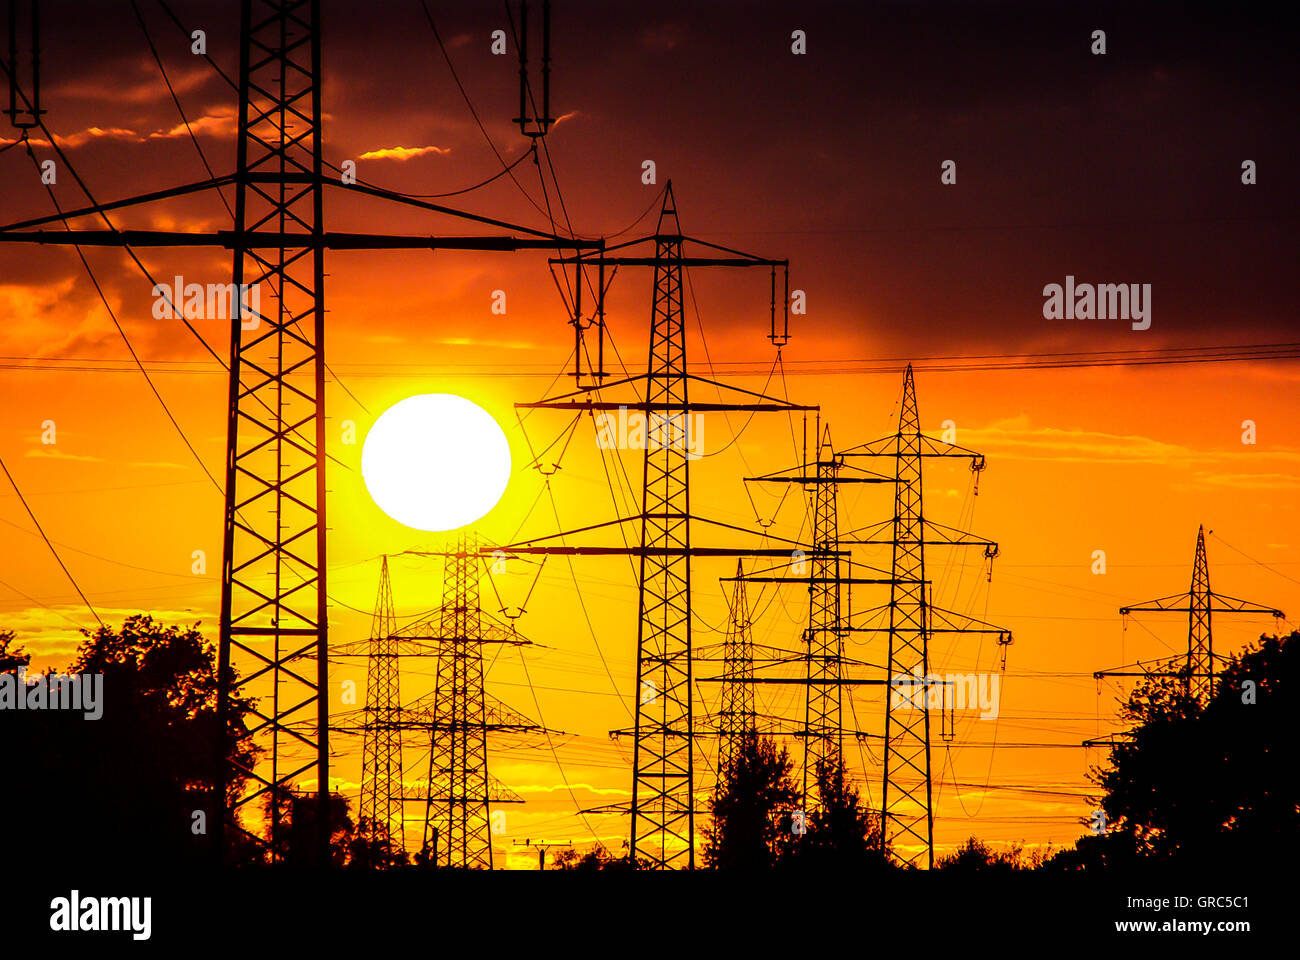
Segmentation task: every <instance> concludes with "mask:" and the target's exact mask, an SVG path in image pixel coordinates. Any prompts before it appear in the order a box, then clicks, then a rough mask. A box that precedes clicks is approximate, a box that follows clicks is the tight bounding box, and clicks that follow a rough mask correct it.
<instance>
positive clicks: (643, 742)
mask: <svg viewBox="0 0 1300 960" xmlns="http://www.w3.org/2000/svg"><path fill="white" fill-rule="evenodd" d="M645 243H649V244H652V245H653V254H652V255H650V256H631V255H623V254H620V255H619V256H609V255H608V254H609V252H612V251H615V250H626V249H627V248H629V247H632V246H634V245H638V244H645ZM688 243H691V244H695V245H698V246H701V247H704V248H706V250H705V251H704V255H701V256H688V255H686V254H685V252H684V251H685V247H686V244H688ZM551 262H552V264H560V265H574V266H575V267H576V269H577V270H578V271H579V283H578V289H581V287H582V281H581V271H582V269H583V268H584V267H588V266H590V267H593V268H596V269H597V270H598V271H599V276H600V278H601V279H600V281H599V285H598V290H597V303H596V308H595V317H596V319H595V321H593V324H589V325H588V326H591V325H594V326H595V328H596V331H597V334H598V336H600V337H601V338H603V333H604V292H605V281H604V276H605V273H604V268H605V267H607V266H614V267H616V268H617V267H619V266H642V267H646V266H648V267H651V268H653V271H654V293H653V297H652V302H651V321H650V349H649V361H648V364H647V370H646V373H645V374H644V375H642V376H637V377H630V378H627V379H624V380H619V381H615V382H614V383H610V384H603V386H602V380H603V377H604V373H603V371H602V370H600V369H599V367H597V369H596V370H595V371H592V372H590V373H589V374H588V375H589V376H591V377H592V378H593V380H594V382H593V383H591V384H588V385H586V386H583V385H581V380H582V376H583V373H582V369H581V359H582V357H583V356H586V355H587V349H588V346H589V345H587V344H586V343H585V340H584V338H583V331H584V329H586V328H584V327H583V325H582V318H581V316H580V309H581V308H580V306H579V305H578V304H577V303H576V302H575V317H574V320H573V323H574V328H575V331H576V332H575V336H576V337H577V338H578V347H579V349H578V357H579V360H578V366H577V367H575V373H574V376H575V380H576V381H577V382H578V383H579V387H578V389H577V390H575V391H573V392H571V393H566V394H563V395H561V396H558V397H553V398H550V399H548V400H543V401H540V402H536V403H524V404H517V405H516V406H518V407H521V408H532V409H536V408H547V409H559V410H568V411H593V412H594V411H622V412H624V413H627V412H629V411H636V412H638V413H640V414H643V415H644V416H645V417H646V418H647V420H648V431H647V432H648V435H649V436H648V438H647V441H646V443H645V455H644V458H643V461H642V497H641V511H640V513H638V514H636V515H635V516H631V517H624V518H621V519H617V520H613V521H610V522H609V523H604V524H596V525H594V526H591V527H586V528H584V529H583V531H575V533H577V532H582V533H587V532H590V531H593V530H597V529H606V528H610V527H613V526H617V525H619V524H625V523H628V524H635V525H636V526H637V527H638V540H639V543H638V545H637V546H635V547H630V546H627V545H621V546H592V547H585V546H547V545H543V541H547V540H561V541H563V539H564V538H565V537H566V536H569V535H570V534H564V533H560V534H555V535H552V536H548V537H539V538H536V539H533V540H528V541H522V542H520V543H516V544H510V545H507V546H504V547H502V548H501V549H502V550H505V551H507V552H513V553H543V554H544V553H558V554H571V555H573V554H587V555H605V556H610V555H631V556H635V557H637V558H639V561H640V569H639V572H638V578H637V579H638V586H639V591H640V599H639V603H638V614H637V692H636V704H637V709H636V727H635V734H634V735H635V746H634V748H633V778H632V805H631V810H630V813H631V818H632V825H631V843H630V848H631V854H632V857H633V859H634V860H635V861H636V862H637V863H644V864H648V865H649V866H650V868H652V869H665V868H672V867H677V866H685V867H693V866H694V863H695V809H694V793H695V776H694V739H695V736H696V730H695V727H694V718H693V713H692V681H691V664H692V646H691V645H692V636H691V634H692V629H691V607H690V604H691V559H692V558H694V557H702V556H711V557H723V556H772V557H784V558H787V559H788V558H789V556H790V551H791V548H798V547H804V546H806V545H804V544H798V543H794V542H789V544H788V546H786V547H784V548H755V549H746V548H739V547H701V546H698V545H696V544H695V543H694V540H693V527H695V526H697V525H699V524H702V523H711V524H713V526H715V527H720V528H726V529H731V530H733V531H736V530H739V528H734V527H730V526H729V525H727V524H720V523H717V522H716V521H707V520H704V519H703V518H700V517H696V516H694V515H693V514H692V513H691V504H690V461H691V460H692V459H694V456H695V455H693V454H692V453H691V451H690V445H691V444H690V437H691V434H690V431H691V426H690V424H691V417H692V415H693V414H695V413H699V412H706V411H737V412H759V411H778V412H788V411H803V410H812V409H816V408H814V407H804V406H799V405H796V404H791V403H788V402H786V401H783V400H778V399H776V398H772V397H767V396H763V395H761V394H757V393H754V392H752V391H747V390H740V389H738V388H735V387H729V386H726V385H724V384H720V383H717V382H716V381H712V380H707V379H705V378H702V377H698V376H695V375H693V374H690V373H688V372H687V366H686V321H685V309H684V304H683V300H682V290H683V288H682V278H683V270H684V269H685V268H688V267H697V266H707V267H741V268H745V267H768V268H770V270H771V276H772V280H771V286H772V304H771V310H772V313H771V317H770V332H769V334H768V336H769V339H771V340H772V342H773V343H774V344H776V345H778V346H780V345H782V344H784V343H785V342H786V340H787V339H788V325H787V324H783V325H782V326H781V327H780V328H778V322H777V317H778V312H777V303H776V271H777V269H778V268H779V269H782V270H784V271H786V273H787V280H786V288H787V291H788V288H789V280H788V267H789V265H788V262H787V261H785V260H769V259H764V258H761V257H755V256H752V255H750V254H744V253H740V252H738V251H735V250H731V249H729V248H727V247H720V246H718V245H716V244H712V243H707V242H705V241H702V240H696V239H693V238H690V237H686V236H683V234H682V232H681V224H680V222H679V220H678V216H677V207H676V203H675V200H674V196H673V188H672V183H671V182H670V183H669V184H668V185H667V187H666V189H665V191H664V201H663V206H662V208H661V209H660V213H659V220H658V224H657V226H656V230H655V233H654V234H653V236H650V237H643V238H640V239H637V240H630V241H626V242H624V243H620V244H616V245H613V246H610V247H607V248H606V250H605V251H602V252H599V253H596V254H591V255H584V254H577V255H575V256H573V257H569V258H563V257H562V258H557V259H553V260H552V261H551ZM785 304H786V306H785V309H783V310H782V311H781V314H780V315H781V316H782V317H784V316H785V314H786V313H787V312H788V304H789V298H788V296H787V297H786V300H785ZM601 342H603V339H602V341H601ZM594 352H595V354H596V356H597V357H600V356H603V348H601V347H600V346H599V345H598V346H597V348H596V350H595V351H594ZM691 383H704V384H707V385H708V386H709V388H710V389H718V390H723V389H725V390H728V391H732V392H734V393H737V394H740V395H741V397H740V402H733V403H727V402H721V403H714V402H700V401H696V400H692V399H690V396H689V386H690V384H691ZM628 385H640V386H642V387H643V393H641V395H640V396H637V397H635V398H633V399H631V400H624V401H622V402H614V401H609V400H605V399H595V400H593V399H590V397H591V396H592V395H593V394H594V395H595V396H597V397H600V396H601V394H600V391H601V390H602V389H609V388H613V387H618V386H628ZM739 532H741V533H745V534H751V535H752V531H747V530H739ZM769 539H770V538H769Z"/></svg>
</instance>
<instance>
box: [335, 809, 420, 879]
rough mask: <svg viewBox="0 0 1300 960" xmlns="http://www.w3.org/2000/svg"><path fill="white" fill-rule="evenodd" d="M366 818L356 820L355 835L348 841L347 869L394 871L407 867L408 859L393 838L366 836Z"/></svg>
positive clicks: (382, 835)
mask: <svg viewBox="0 0 1300 960" xmlns="http://www.w3.org/2000/svg"><path fill="white" fill-rule="evenodd" d="M366 826H367V818H365V817H361V818H359V819H358V820H357V829H356V832H355V834H354V835H353V836H352V837H351V839H350V840H349V841H348V867H349V868H351V869H354V870H395V869H398V868H399V867H405V866H408V865H409V863H410V858H409V857H408V856H407V854H406V851H405V850H402V849H401V848H400V847H399V846H398V845H397V842H396V840H395V839H394V838H393V837H389V836H386V835H384V834H380V835H378V836H374V837H371V836H368V835H367V834H368V831H367V830H366Z"/></svg>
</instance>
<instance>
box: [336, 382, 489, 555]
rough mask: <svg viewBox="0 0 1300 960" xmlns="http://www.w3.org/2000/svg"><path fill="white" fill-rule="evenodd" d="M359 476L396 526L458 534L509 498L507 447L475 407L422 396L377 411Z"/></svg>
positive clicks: (452, 399) (448, 395) (485, 414)
mask: <svg viewBox="0 0 1300 960" xmlns="http://www.w3.org/2000/svg"><path fill="white" fill-rule="evenodd" d="M361 476H362V477H363V478H364V479H365V481H366V489H367V490H369V491H370V496H371V498H372V499H373V500H374V501H375V503H377V504H378V505H379V508H380V509H381V510H383V511H384V513H386V514H388V515H389V516H390V517H392V518H393V519H394V520H396V521H397V522H398V523H403V524H405V525H406V526H408V527H414V528H415V529H416V530H455V529H457V528H459V527H463V526H465V525H466V524H470V523H473V522H474V521H475V520H477V519H479V518H480V517H482V516H483V515H484V514H486V513H487V512H488V511H489V510H491V509H492V508H493V507H495V506H496V504H497V501H498V500H500V499H501V495H502V494H503V493H505V491H506V485H507V484H508V483H509V482H510V444H509V443H507V442H506V435H505V434H504V433H502V431H501V427H499V426H498V425H497V422H496V421H495V420H493V419H492V415H491V414H490V413H488V412H487V411H486V410H484V409H483V408H482V407H480V406H479V405H478V404H475V403H471V402H470V401H468V400H466V399H465V398H464V397H458V396H456V395H455V394H451V393H424V394H420V395H418V396H414V397H407V398H406V399H405V400H402V401H400V402H399V403H395V404H394V405H393V406H391V407H389V408H388V409H387V410H385V411H384V412H383V413H382V414H380V416H379V419H378V420H376V421H375V425H374V426H373V427H371V428H370V432H369V433H368V434H366V442H365V445H364V446H363V447H362V448H361Z"/></svg>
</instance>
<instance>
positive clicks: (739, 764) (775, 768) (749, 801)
mask: <svg viewBox="0 0 1300 960" xmlns="http://www.w3.org/2000/svg"><path fill="white" fill-rule="evenodd" d="M791 768H792V763H791V761H790V757H789V755H788V753H787V752H786V749H785V748H784V747H782V748H780V749H779V750H778V749H777V746H776V744H775V743H774V742H773V741H771V740H769V739H768V738H766V737H760V736H759V735H758V734H757V733H754V732H752V731H751V732H750V733H749V734H747V735H746V736H745V737H744V739H743V740H742V741H741V743H740V747H739V749H738V750H737V751H736V756H735V761H734V762H733V763H732V765H731V768H730V769H729V770H727V771H725V772H724V774H723V780H722V782H721V783H720V784H719V785H718V790H717V791H716V792H715V793H714V795H713V798H712V799H711V801H710V809H711V812H712V814H713V819H712V821H711V822H710V823H709V825H708V826H707V827H706V828H705V831H704V862H705V863H706V864H707V865H708V866H710V867H715V868H718V869H723V870H731V869H742V870H746V869H747V870H754V869H762V868H764V867H771V866H773V865H774V864H775V863H776V861H777V857H778V855H779V850H780V847H781V846H782V845H783V844H784V842H785V840H784V838H785V837H786V836H788V823H789V813H790V811H792V810H795V809H796V808H797V807H798V803H799V791H798V790H796V789H795V786H794V783H793V782H792V781H791V779H790V771H791ZM782 814H784V815H785V816H784V818H782V816H781V815H782ZM782 819H784V820H785V824H786V829H785V830H783V829H782V823H781V820H782Z"/></svg>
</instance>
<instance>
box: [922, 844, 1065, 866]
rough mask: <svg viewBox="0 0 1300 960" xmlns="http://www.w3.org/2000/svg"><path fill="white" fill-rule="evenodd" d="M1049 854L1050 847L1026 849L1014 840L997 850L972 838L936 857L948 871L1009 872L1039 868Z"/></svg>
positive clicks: (936, 863)
mask: <svg viewBox="0 0 1300 960" xmlns="http://www.w3.org/2000/svg"><path fill="white" fill-rule="evenodd" d="M1050 856H1051V848H1050V847H1049V848H1047V849H1046V850H1032V851H1029V852H1026V851H1025V848H1024V844H1020V843H1013V844H1010V845H1009V846H1007V847H1006V848H1004V849H1002V850H995V849H994V848H993V847H990V846H989V845H988V844H987V843H985V842H984V841H983V840H980V839H979V838H978V837H970V838H968V839H967V840H966V842H965V843H963V844H962V845H961V846H960V847H958V848H957V849H956V850H954V851H953V852H952V853H949V854H945V855H944V856H941V857H939V858H938V859H937V860H935V862H934V866H935V869H937V870H944V871H946V872H949V873H975V872H980V873H990V872H991V873H1010V872H1011V871H1012V870H1037V869H1039V868H1040V867H1041V866H1043V864H1044V863H1045V862H1046V861H1047V859H1048V858H1049V857H1050Z"/></svg>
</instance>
